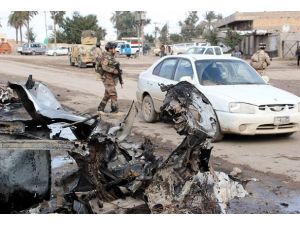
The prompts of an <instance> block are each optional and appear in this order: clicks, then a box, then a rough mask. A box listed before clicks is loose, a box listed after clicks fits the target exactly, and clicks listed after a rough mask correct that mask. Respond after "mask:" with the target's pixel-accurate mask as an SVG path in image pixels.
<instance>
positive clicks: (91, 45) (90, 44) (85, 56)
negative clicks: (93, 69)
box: [69, 30, 97, 68]
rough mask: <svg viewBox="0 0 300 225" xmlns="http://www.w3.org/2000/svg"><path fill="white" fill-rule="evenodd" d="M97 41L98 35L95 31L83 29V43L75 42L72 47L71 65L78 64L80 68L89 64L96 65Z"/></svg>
mask: <svg viewBox="0 0 300 225" xmlns="http://www.w3.org/2000/svg"><path fill="white" fill-rule="evenodd" d="M96 43H97V37H96V36H95V32H94V31H91V30H85V31H82V33H81V44H75V45H73V46H71V48H70V54H69V63H70V65H71V66H75V65H77V66H78V67H79V68H83V67H87V64H92V65H93V66H95V64H96V58H95V55H94V50H95V48H96Z"/></svg>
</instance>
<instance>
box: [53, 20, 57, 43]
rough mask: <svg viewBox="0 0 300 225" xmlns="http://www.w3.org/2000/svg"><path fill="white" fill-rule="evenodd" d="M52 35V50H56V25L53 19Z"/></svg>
mask: <svg viewBox="0 0 300 225" xmlns="http://www.w3.org/2000/svg"><path fill="white" fill-rule="evenodd" d="M53 33H54V48H56V23H55V19H54V27H53Z"/></svg>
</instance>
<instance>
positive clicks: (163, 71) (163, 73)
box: [158, 59, 177, 79]
mask: <svg viewBox="0 0 300 225" xmlns="http://www.w3.org/2000/svg"><path fill="white" fill-rule="evenodd" d="M176 63H177V59H165V60H164V61H163V63H162V66H161V68H160V71H159V74H158V76H160V77H163V78H166V79H172V76H173V73H174V70H175V66H176Z"/></svg>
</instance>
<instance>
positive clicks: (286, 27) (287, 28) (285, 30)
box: [282, 24, 290, 33]
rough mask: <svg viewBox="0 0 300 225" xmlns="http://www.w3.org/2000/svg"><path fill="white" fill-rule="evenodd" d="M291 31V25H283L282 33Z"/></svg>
mask: <svg viewBox="0 0 300 225" xmlns="http://www.w3.org/2000/svg"><path fill="white" fill-rule="evenodd" d="M289 31H290V25H289V24H284V25H282V32H284V33H287V32H289Z"/></svg>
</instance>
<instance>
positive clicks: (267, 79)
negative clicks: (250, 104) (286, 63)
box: [261, 76, 270, 83]
mask: <svg viewBox="0 0 300 225" xmlns="http://www.w3.org/2000/svg"><path fill="white" fill-rule="evenodd" d="M261 78H262V79H263V80H264V81H266V83H269V80H270V78H269V77H268V76H261Z"/></svg>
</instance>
